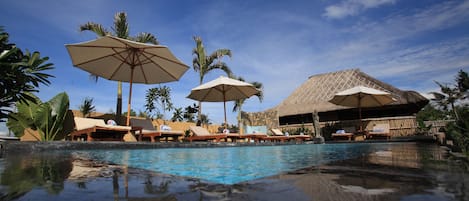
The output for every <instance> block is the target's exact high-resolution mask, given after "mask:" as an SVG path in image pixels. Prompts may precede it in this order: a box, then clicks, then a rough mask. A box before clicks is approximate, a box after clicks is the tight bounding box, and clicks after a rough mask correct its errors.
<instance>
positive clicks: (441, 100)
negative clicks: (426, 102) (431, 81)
mask: <svg viewBox="0 0 469 201" xmlns="http://www.w3.org/2000/svg"><path fill="white" fill-rule="evenodd" d="M435 83H436V84H437V85H438V86H439V87H440V91H441V93H440V92H430V94H432V95H433V96H434V98H433V99H432V100H433V101H435V102H436V103H437V104H438V106H440V107H441V108H442V109H443V110H448V106H449V107H451V111H452V112H453V114H454V117H455V118H456V120H458V119H459V115H458V112H457V111H456V110H455V104H456V102H457V101H458V99H459V98H461V95H460V93H459V90H458V88H456V87H451V86H449V85H448V84H441V83H439V82H437V81H435Z"/></svg>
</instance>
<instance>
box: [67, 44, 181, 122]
mask: <svg viewBox="0 0 469 201" xmlns="http://www.w3.org/2000/svg"><path fill="white" fill-rule="evenodd" d="M65 46H66V47H67V50H68V53H69V54H70V57H71V59H72V63H73V65H74V66H76V67H78V68H81V69H83V70H85V71H88V72H89V73H91V74H94V75H97V76H100V77H103V78H106V79H108V80H116V81H123V82H129V83H130V86H129V102H128V106H127V125H129V121H130V104H131V97H132V84H133V83H144V84H157V83H165V82H171V81H176V80H179V78H180V77H181V76H182V75H183V74H184V73H185V72H186V71H187V69H188V68H189V67H188V66H187V65H185V64H184V63H182V62H181V61H180V60H179V59H177V58H176V57H175V56H174V55H173V54H172V53H171V52H170V50H169V49H168V47H166V46H162V45H151V44H145V43H138V42H134V41H130V40H126V39H121V38H117V37H113V36H104V37H100V38H98V39H96V40H92V41H88V42H83V43H76V44H69V45H65Z"/></svg>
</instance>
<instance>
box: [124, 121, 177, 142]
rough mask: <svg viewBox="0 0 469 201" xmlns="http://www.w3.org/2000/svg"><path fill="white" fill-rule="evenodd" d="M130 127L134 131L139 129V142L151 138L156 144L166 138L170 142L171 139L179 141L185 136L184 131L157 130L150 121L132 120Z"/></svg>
mask: <svg viewBox="0 0 469 201" xmlns="http://www.w3.org/2000/svg"><path fill="white" fill-rule="evenodd" d="M130 125H132V127H133V128H134V129H138V132H137V133H136V134H137V135H138V141H143V140H144V139H145V138H150V141H151V142H156V141H157V139H158V140H159V139H160V138H164V139H165V141H169V138H170V137H171V138H172V139H173V140H174V141H178V140H179V137H181V136H183V135H184V132H183V131H173V130H169V131H162V130H156V129H155V127H154V126H153V123H152V122H151V120H149V119H130Z"/></svg>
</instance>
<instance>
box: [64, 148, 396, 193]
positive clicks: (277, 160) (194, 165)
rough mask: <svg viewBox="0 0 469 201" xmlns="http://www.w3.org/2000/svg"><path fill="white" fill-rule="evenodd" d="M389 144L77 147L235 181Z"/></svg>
mask: <svg viewBox="0 0 469 201" xmlns="http://www.w3.org/2000/svg"><path fill="white" fill-rule="evenodd" d="M387 147H388V145H387V144H385V143H383V144H370V143H367V144H359V143H357V144H327V145H326V144H322V145H321V144H302V145H283V146H250V147H222V148H169V149H135V150H90V151H76V152H74V153H73V154H74V155H75V156H77V157H81V158H89V159H93V160H99V161H105V162H108V163H114V164H121V165H127V166H129V167H132V168H140V169H145V170H150V171H155V172H160V173H164V174H170V175H177V176H183V177H193V178H198V179H202V180H205V181H207V182H213V183H220V184H236V183H239V182H245V181H250V180H254V179H258V178H263V177H267V176H272V175H277V174H280V173H284V172H289V171H294V170H298V169H301V168H305V167H311V166H316V165H321V164H325V163H329V162H332V161H337V160H344V159H350V158H355V157H359V156H361V155H364V154H368V153H371V152H376V151H379V150H386V149H387Z"/></svg>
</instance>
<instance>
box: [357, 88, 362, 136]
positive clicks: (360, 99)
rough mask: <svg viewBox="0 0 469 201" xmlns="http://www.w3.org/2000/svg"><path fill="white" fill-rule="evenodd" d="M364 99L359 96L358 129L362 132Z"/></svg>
mask: <svg viewBox="0 0 469 201" xmlns="http://www.w3.org/2000/svg"><path fill="white" fill-rule="evenodd" d="M361 102H362V97H361V94H359V95H358V129H360V132H361V131H363V128H362V105H361Z"/></svg>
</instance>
